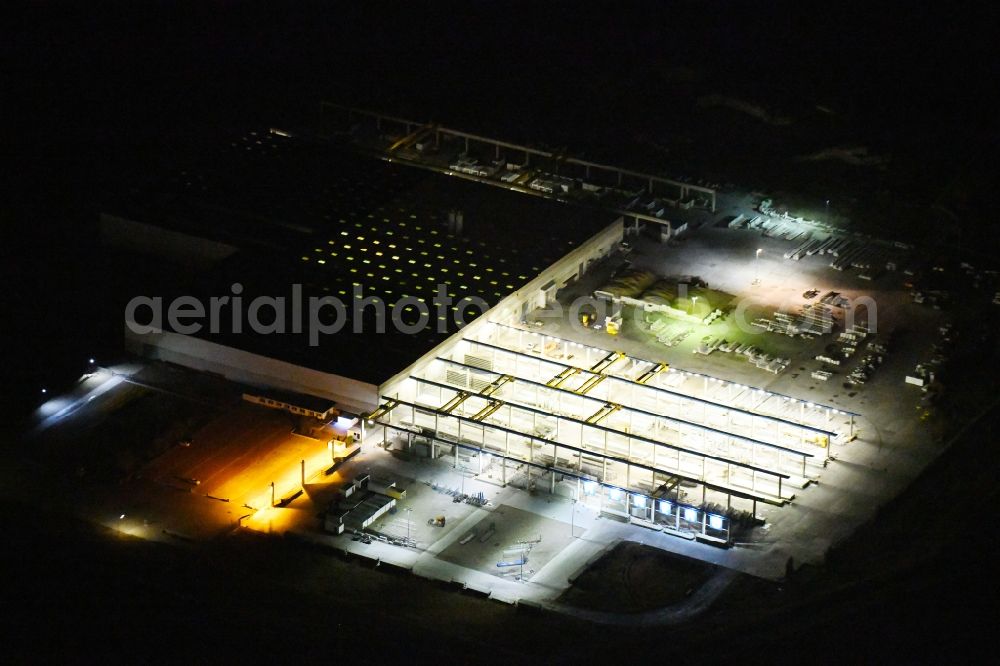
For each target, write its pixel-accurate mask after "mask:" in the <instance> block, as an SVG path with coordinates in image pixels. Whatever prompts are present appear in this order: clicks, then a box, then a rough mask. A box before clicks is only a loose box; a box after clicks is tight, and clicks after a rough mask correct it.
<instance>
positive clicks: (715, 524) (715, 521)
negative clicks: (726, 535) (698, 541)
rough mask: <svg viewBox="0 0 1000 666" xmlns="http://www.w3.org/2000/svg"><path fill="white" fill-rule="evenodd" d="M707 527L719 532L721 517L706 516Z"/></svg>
mask: <svg viewBox="0 0 1000 666" xmlns="http://www.w3.org/2000/svg"><path fill="white" fill-rule="evenodd" d="M708 526H709V527H711V528H712V529H713V530H721V529H722V516H713V515H711V514H710V515H709V516H708Z"/></svg>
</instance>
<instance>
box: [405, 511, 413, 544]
mask: <svg viewBox="0 0 1000 666" xmlns="http://www.w3.org/2000/svg"><path fill="white" fill-rule="evenodd" d="M406 515H407V518H406V545H407V546H409V545H410V516H412V515H413V509H412V508H410V507H406Z"/></svg>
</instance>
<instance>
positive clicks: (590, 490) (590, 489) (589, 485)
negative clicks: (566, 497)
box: [583, 481, 597, 495]
mask: <svg viewBox="0 0 1000 666" xmlns="http://www.w3.org/2000/svg"><path fill="white" fill-rule="evenodd" d="M596 490H597V482H596V481H584V482H583V492H584V493H585V494H587V495H593V494H594V491H596Z"/></svg>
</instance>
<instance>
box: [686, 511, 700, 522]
mask: <svg viewBox="0 0 1000 666" xmlns="http://www.w3.org/2000/svg"><path fill="white" fill-rule="evenodd" d="M684 520H690V521H691V522H695V521H696V520H698V510H697V509H691V508H687V509H684Z"/></svg>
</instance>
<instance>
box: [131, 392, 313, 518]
mask: <svg viewBox="0 0 1000 666" xmlns="http://www.w3.org/2000/svg"><path fill="white" fill-rule="evenodd" d="M302 460H305V461H306V474H307V476H312V475H314V474H315V473H317V472H319V471H321V470H322V469H326V468H327V467H329V466H330V464H331V460H330V452H329V449H328V448H327V444H326V443H325V442H321V441H319V440H315V439H312V438H310V437H305V436H302V435H298V434H295V433H294V432H293V421H292V419H291V417H290V416H289V415H288V414H286V413H284V412H280V411H276V410H269V409H265V408H261V407H256V406H253V405H250V404H246V403H244V404H240V405H239V406H238V407H236V408H235V409H233V410H232V411H231V412H229V413H227V414H225V415H224V416H220V417H219V418H217V419H215V420H214V421H212V422H211V423H209V424H208V425H206V426H205V427H204V428H202V429H200V430H199V431H198V432H196V433H195V436H194V437H193V439H192V444H191V446H189V447H176V448H174V449H172V450H171V451H169V452H168V453H166V454H165V455H163V456H162V457H161V458H160V459H159V460H157V461H156V462H155V463H154V464H153V466H152V467H151V468H150V469H149V470H147V472H146V473H147V475H148V476H149V477H150V478H152V479H153V480H155V481H157V482H158V483H162V484H165V485H171V486H175V487H178V488H184V489H189V488H191V489H193V492H196V493H199V494H204V495H206V496H211V497H213V498H219V499H220V500H229V503H230V504H235V505H236V506H244V505H247V506H250V507H253V508H254V509H260V508H264V507H266V506H268V505H270V502H271V488H270V486H271V483H272V482H274V484H275V501H276V502H280V501H281V500H282V499H283V498H287V497H288V496H290V495H291V494H292V493H294V492H295V491H296V490H297V489H298V488H299V487H300V481H301V479H300V477H301V461H302Z"/></svg>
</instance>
